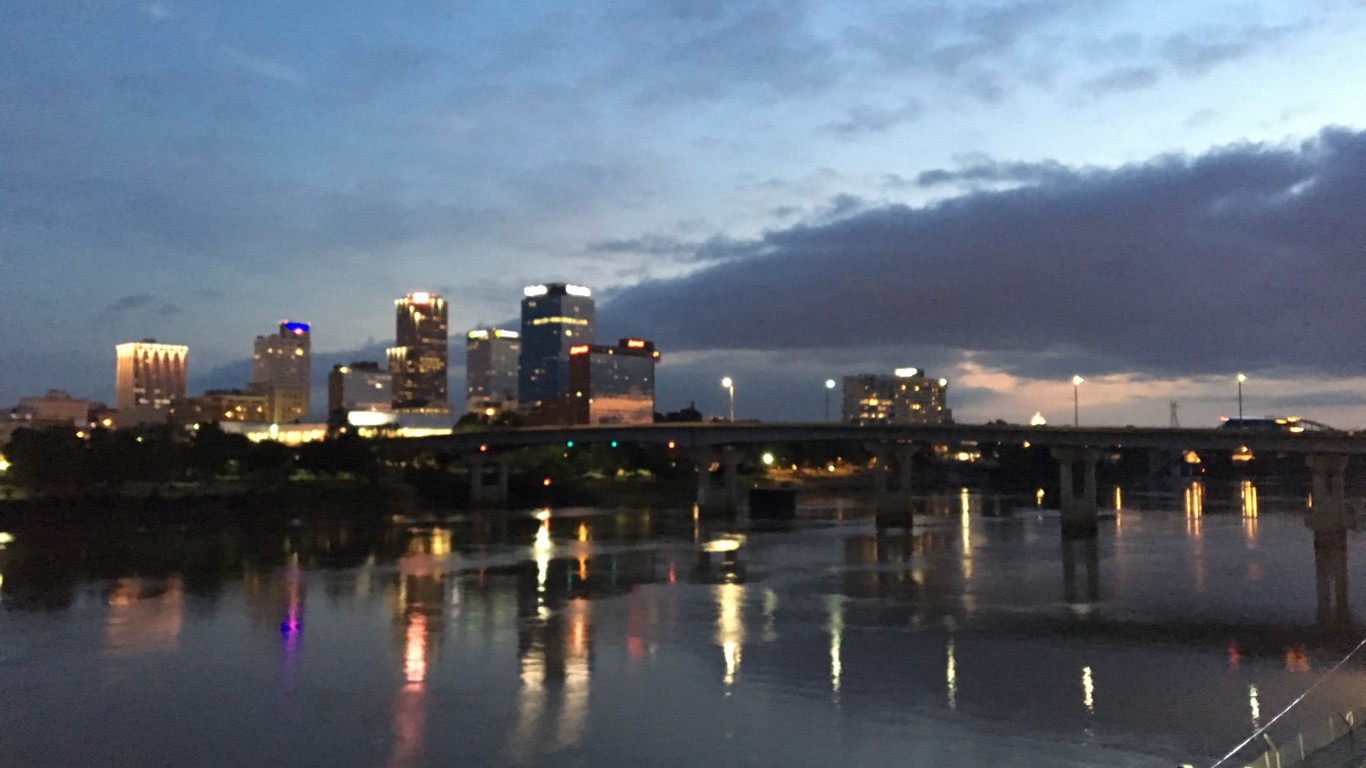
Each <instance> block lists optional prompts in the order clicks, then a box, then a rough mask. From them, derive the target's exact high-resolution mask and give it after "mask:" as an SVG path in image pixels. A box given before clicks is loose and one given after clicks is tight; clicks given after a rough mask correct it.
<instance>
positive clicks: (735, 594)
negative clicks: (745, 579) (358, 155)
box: [712, 583, 745, 686]
mask: <svg viewBox="0 0 1366 768" xmlns="http://www.w3.org/2000/svg"><path fill="white" fill-rule="evenodd" d="M712 595H713V597H714V598H715V600H716V644H717V645H719V646H721V658H722V661H723V663H724V665H725V673H724V674H723V676H722V678H721V682H722V683H724V684H725V685H726V686H730V685H732V684H734V683H735V676H736V675H738V674H739V673H740V654H741V651H742V650H743V648H744V643H745V618H744V601H745V586H744V585H743V584H737V583H728V584H717V585H716V586H714V587H712Z"/></svg>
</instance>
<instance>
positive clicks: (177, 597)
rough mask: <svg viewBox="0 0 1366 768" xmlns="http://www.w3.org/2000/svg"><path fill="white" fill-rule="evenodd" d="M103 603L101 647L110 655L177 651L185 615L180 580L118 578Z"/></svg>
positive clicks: (183, 596)
mask: <svg viewBox="0 0 1366 768" xmlns="http://www.w3.org/2000/svg"><path fill="white" fill-rule="evenodd" d="M106 602H107V605H108V607H107V610H106V613H105V620H104V648H105V650H106V651H108V652H109V653H111V654H114V655H118V656H128V655H133V654H141V653H155V652H170V651H174V650H176V649H177V647H178V645H179V641H180V630H181V626H182V624H183V622H184V613H185V594H184V590H183V588H182V584H181V580H180V578H178V577H171V578H168V579H150V580H144V579H139V578H122V579H118V580H116V581H115V582H114V584H113V587H112V588H111V589H110V591H109V597H108V599H107V601H106Z"/></svg>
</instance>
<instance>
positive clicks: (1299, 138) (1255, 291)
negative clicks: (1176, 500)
mask: <svg viewBox="0 0 1366 768" xmlns="http://www.w3.org/2000/svg"><path fill="white" fill-rule="evenodd" d="M1364 84H1366V0H1298V1H1296V2H1290V1H1289V0H1285V1H1271V0H1265V1H1260V2H1257V1H1252V2H1229V3H1216V2H1196V3H1190V2H1185V3H1178V2H1164V3H1153V2H1137V1H1136V0H1080V1H1078V2H1046V1H1045V2H1030V1H1028V0H1022V1H1020V2H975V1H973V0H967V1H965V2H956V3H941V2H915V1H913V0H901V1H900V2H880V1H878V0H862V1H861V2H824V3H821V2H806V1H805V0H783V1H782V2H778V1H777V0H774V1H772V2H767V1H763V0H731V1H730V2H720V1H719V0H695V1H688V0H642V1H639V2H619V1H614V0H578V2H573V3H568V2H553V1H552V2H546V1H541V0H527V1H526V2H519V3H487V2H459V3H457V2H440V1H438V0H394V1H393V2H388V3H336V2H319V1H317V0H280V1H279V2H269V3H267V2H250V1H248V2H231V3H229V2H207V1H206V2H177V1H175V0H165V1H158V2H124V1H123V0H5V1H4V2H3V3H0V307H2V308H3V309H2V310H0V321H2V322H0V406H4V407H9V406H11V405H13V404H14V403H15V402H17V400H18V399H19V398H20V397H22V396H25V395H33V394H41V393H42V392H43V391H44V390H46V389H49V388H58V389H64V390H67V391H69V392H71V393H72V394H73V395H76V396H80V397H90V398H95V399H99V400H105V401H112V399H113V388H114V345H115V344H117V343H119V342H123V341H131V340H136V339H140V338H144V337H155V338H156V339H158V340H159V341H163V342H170V343H179V344H187V345H189V346H190V350H191V351H190V363H189V364H190V377H191V390H192V392H198V391H202V390H203V389H204V388H207V387H232V386H242V385H244V384H245V383H246V381H247V379H248V377H249V374H250V365H249V358H250V355H251V343H252V339H253V338H254V337H255V336H257V335H258V334H265V333H269V332H271V331H272V330H273V329H274V327H275V325H276V324H277V323H278V322H279V321H280V320H281V319H283V318H289V319H292V320H298V321H303V322H308V323H311V324H312V325H313V327H314V341H313V343H314V352H315V366H314V380H315V385H317V386H315V393H320V392H321V386H322V385H323V383H324V382H323V380H322V377H323V375H324V373H325V371H326V370H327V369H328V368H330V366H331V364H332V363H334V362H345V361H350V360H353V359H382V354H383V349H384V347H386V346H390V345H392V343H393V333H394V309H393V300H394V299H395V298H397V297H399V296H401V295H403V294H406V293H408V292H410V291H414V290H433V291H437V292H439V293H441V294H443V295H444V296H445V297H446V298H447V300H448V301H449V303H450V308H451V311H450V326H451V332H452V336H453V344H452V348H451V352H452V354H451V358H452V384H453V386H452V392H453V394H455V393H459V392H461V391H463V383H464V371H463V367H461V366H462V365H463V358H464V348H463V334H464V331H466V330H468V329H470V328H473V327H475V326H476V325H477V324H481V323H500V324H501V323H507V322H509V321H512V320H514V319H515V318H516V317H517V313H518V302H519V301H520V299H521V289H522V287H523V286H524V285H527V284H529V283H538V282H550V281H559V282H574V283H580V284H584V285H588V286H590V287H592V288H593V289H594V292H595V295H596V297H597V299H598V316H599V323H598V326H599V328H598V336H599V340H600V341H603V340H606V341H609V342H614V341H615V340H616V339H617V338H618V337H620V336H625V335H633V336H643V337H646V338H650V339H653V340H654V341H655V342H656V343H657V344H658V346H659V348H660V349H661V350H662V353H663V363H662V365H661V367H660V370H659V373H658V377H659V391H658V392H659V394H658V408H659V410H676V409H678V408H681V407H684V406H686V405H687V404H688V402H689V401H695V402H696V404H697V407H698V408H700V409H701V410H703V411H704V412H708V413H712V414H718V413H722V412H724V410H725V400H724V392H723V390H722V389H721V388H720V386H719V380H720V378H721V377H722V376H723V375H730V376H733V377H734V379H735V381H736V385H735V397H736V411H737V416H738V417H740V418H763V419H819V418H821V417H822V416H823V413H824V397H825V390H824V388H823V382H824V380H825V379H826V378H831V377H833V378H836V379H838V378H839V377H840V376H841V375H844V374H849V373H859V372H880V373H890V372H891V370H892V368H894V367H901V366H918V367H921V368H924V369H927V370H928V371H929V373H930V374H931V375H932V376H934V377H936V378H937V377H940V376H943V377H946V378H948V379H949V380H950V386H949V394H948V399H949V405H950V406H951V407H952V408H953V409H954V413H955V417H956V419H957V420H959V421H965V422H976V421H985V420H989V419H997V418H1002V419H1006V420H1007V421H1011V422H1021V423H1022V422H1026V421H1027V420H1028V419H1029V417H1030V416H1031V415H1032V414H1033V413H1034V412H1035V411H1042V412H1043V414H1044V415H1045V416H1046V417H1048V418H1049V419H1050V420H1051V421H1053V422H1055V423H1067V422H1069V421H1070V419H1071V415H1072V414H1071V411H1072V385H1071V384H1070V379H1071V377H1072V375H1073V374H1081V375H1082V376H1084V377H1085V378H1086V383H1084V384H1083V385H1082V389H1081V413H1082V421H1083V423H1092V424H1139V425H1166V424H1167V423H1168V420H1169V408H1168V403H1169V401H1172V400H1175V401H1177V402H1178V403H1179V409H1180V410H1179V413H1180V419H1181V423H1182V425H1183V426H1202V425H1207V426H1213V425H1214V424H1216V423H1217V421H1216V420H1217V418H1218V416H1219V415H1221V414H1225V415H1226V414H1231V413H1236V409H1237V401H1236V394H1237V390H1236V384H1235V379H1234V377H1235V374H1236V373H1237V372H1239V371H1242V372H1244V373H1246V374H1247V376H1248V381H1247V383H1246V384H1245V386H1244V394H1245V408H1246V412H1247V414H1248V415H1267V414H1275V415H1292V414H1293V415H1299V416H1303V417H1306V418H1311V419H1316V420H1319V421H1323V422H1327V423H1329V424H1332V425H1334V426H1339V427H1344V428H1362V427H1366V323H1364V322H1363V319H1366V85H1364ZM317 396H318V395H317V394H315V399H316V398H317ZM453 400H456V401H460V400H461V398H460V397H458V396H456V397H453ZM836 407H837V406H836Z"/></svg>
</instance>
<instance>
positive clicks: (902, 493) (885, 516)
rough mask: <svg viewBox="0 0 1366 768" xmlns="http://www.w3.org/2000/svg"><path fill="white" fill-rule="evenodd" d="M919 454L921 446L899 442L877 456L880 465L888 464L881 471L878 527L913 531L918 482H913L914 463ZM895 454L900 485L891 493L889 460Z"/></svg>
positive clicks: (876, 518)
mask: <svg viewBox="0 0 1366 768" xmlns="http://www.w3.org/2000/svg"><path fill="white" fill-rule="evenodd" d="M919 451H920V446H918V445H911V444H910V443H900V444H898V445H897V446H895V448H891V447H890V446H883V447H882V452H881V453H879V454H878V464H883V463H886V464H887V466H886V468H885V470H884V471H882V472H879V490H880V494H879V496H878V499H877V509H876V511H875V512H874V514H875V516H876V517H875V520H876V523H877V525H878V526H881V527H894V526H895V527H902V528H910V527H911V525H912V524H913V523H914V521H915V506H914V494H915V483H914V482H913V480H914V477H915V469H914V465H912V464H911V461H912V459H914V457H915V454H916V453H918V452H919ZM893 454H895V455H896V477H897V485H896V492H895V493H888V492H887V478H888V476H889V475H891V474H892V467H891V464H890V462H889V461H888V460H889V459H890V458H891V456H892V455H893Z"/></svg>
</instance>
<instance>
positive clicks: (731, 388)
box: [721, 376, 735, 422]
mask: <svg viewBox="0 0 1366 768" xmlns="http://www.w3.org/2000/svg"><path fill="white" fill-rule="evenodd" d="M721 386H723V387H725V388H726V392H728V393H729V394H730V420H731V421H732V422H733V421H735V381H734V380H733V379H731V377H729V376H727V377H725V378H724V379H721Z"/></svg>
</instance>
